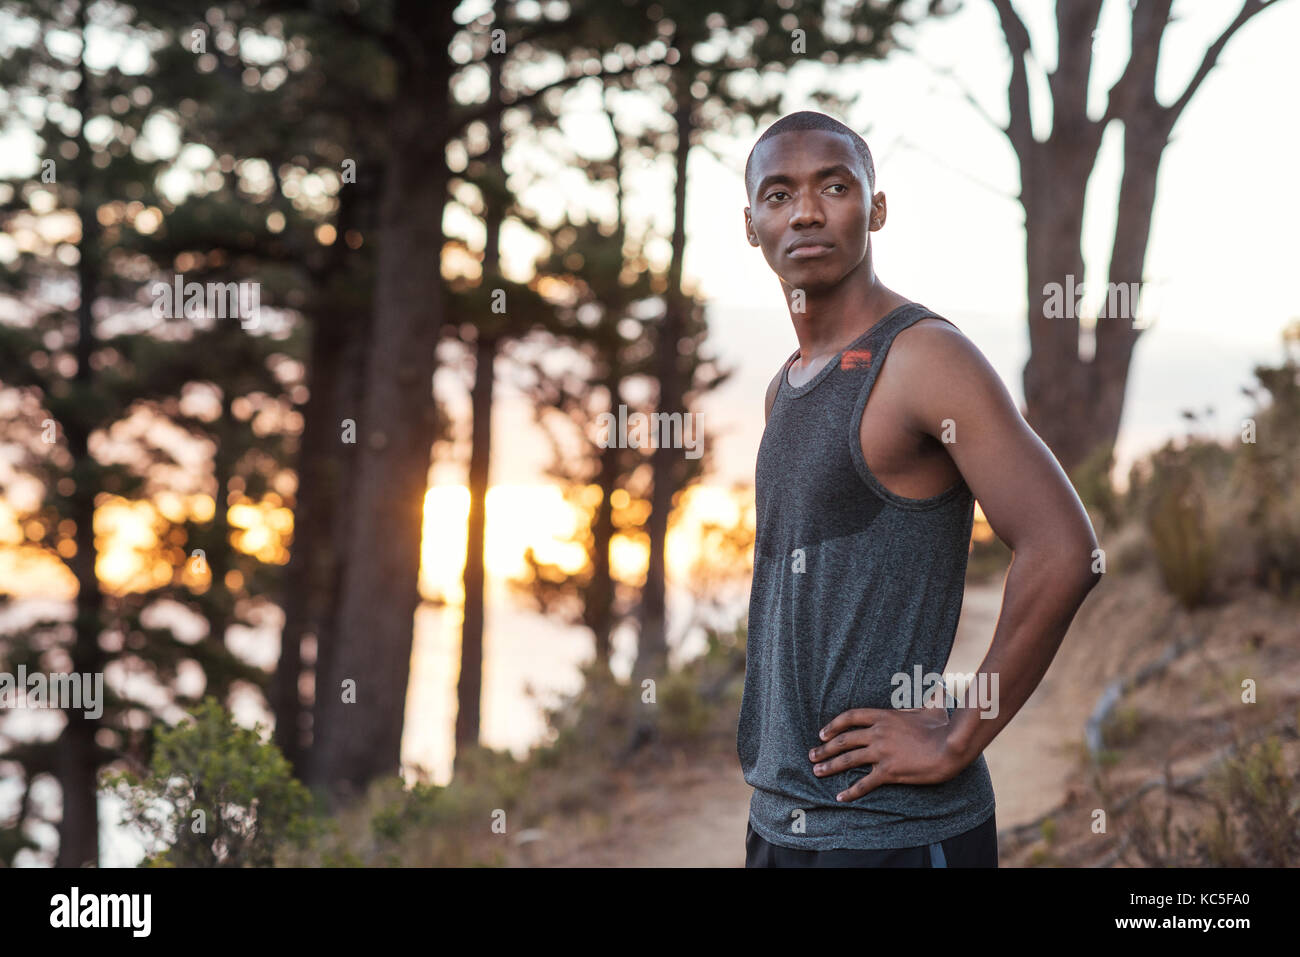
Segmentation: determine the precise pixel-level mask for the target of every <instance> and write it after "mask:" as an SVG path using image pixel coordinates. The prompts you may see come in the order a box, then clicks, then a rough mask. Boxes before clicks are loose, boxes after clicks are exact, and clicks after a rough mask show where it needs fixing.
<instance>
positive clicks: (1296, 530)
mask: <svg viewBox="0 0 1300 957" xmlns="http://www.w3.org/2000/svg"><path fill="white" fill-rule="evenodd" d="M1283 339H1284V342H1285V343H1286V344H1287V346H1288V349H1289V350H1290V351H1289V352H1288V355H1287V357H1286V359H1285V361H1284V362H1282V364H1281V365H1279V366H1275V367H1267V366H1257V367H1256V368H1255V377H1256V378H1257V379H1258V380H1259V382H1260V388H1261V389H1262V390H1263V392H1266V393H1267V394H1268V396H1269V400H1268V402H1267V403H1265V402H1264V401H1263V396H1262V394H1261V393H1260V389H1244V390H1243V391H1244V392H1246V393H1247V394H1249V395H1252V396H1254V397H1256V398H1257V399H1258V400H1259V407H1258V408H1257V409H1256V411H1255V412H1254V414H1253V415H1252V416H1251V419H1252V420H1253V424H1254V426H1255V434H1254V436H1253V441H1243V442H1242V446H1241V449H1242V451H1241V454H1240V455H1239V456H1238V458H1237V463H1236V464H1237V468H1236V469H1235V471H1234V473H1233V476H1232V488H1233V492H1234V495H1233V500H1234V501H1233V504H1234V506H1235V507H1234V508H1233V509H1232V510H1231V514H1230V516H1229V517H1228V521H1230V522H1231V525H1232V526H1234V527H1240V528H1241V529H1243V530H1244V532H1245V534H1246V535H1247V536H1248V543H1249V550H1248V567H1247V574H1248V575H1249V577H1250V578H1251V579H1252V580H1253V581H1254V583H1255V584H1256V585H1258V586H1259V587H1262V588H1265V589H1267V590H1268V591H1270V592H1272V593H1274V594H1275V595H1278V596H1279V597H1281V598H1284V599H1289V600H1292V601H1300V364H1298V363H1297V360H1296V357H1295V355H1293V354H1291V352H1293V351H1300V350H1296V349H1293V348H1292V347H1293V346H1296V345H1300V322H1298V323H1295V324H1293V325H1292V326H1290V327H1288V329H1287V330H1286V331H1285V332H1284V333H1283ZM1243 432H1245V428H1244V427H1243Z"/></svg>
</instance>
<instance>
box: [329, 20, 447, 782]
mask: <svg viewBox="0 0 1300 957" xmlns="http://www.w3.org/2000/svg"><path fill="white" fill-rule="evenodd" d="M396 16H397V20H398V22H400V23H402V24H403V26H404V28H405V32H404V33H403V34H402V35H401V37H400V39H401V41H402V42H403V43H404V44H405V52H406V57H405V59H404V60H403V61H402V68H401V69H400V70H399V74H398V77H397V87H396V88H397V93H396V95H395V96H394V99H393V101H392V104H391V113H390V120H389V132H388V150H387V156H386V163H387V170H386V171H387V176H386V181H385V183H384V190H383V198H382V202H381V215H380V224H379V230H378V232H379V251H378V268H377V275H376V284H375V306H374V325H373V327H372V334H371V337H370V346H369V354H368V357H367V364H366V379H365V382H366V386H365V394H364V401H363V403H362V407H361V408H360V409H359V410H358V415H357V416H356V419H357V426H358V430H357V442H358V445H357V448H356V453H357V456H358V459H359V461H358V464H357V474H356V484H355V494H354V497H353V501H352V512H353V515H352V517H351V521H352V529H351V534H350V538H349V548H348V552H349V557H348V572H347V575H346V577H345V578H344V580H343V582H342V594H341V598H340V612H339V620H338V630H337V633H336V635H335V640H334V642H333V648H332V650H331V652H330V654H329V661H328V669H327V670H326V671H325V672H324V673H323V676H322V677H323V680H321V681H320V682H319V683H318V685H317V693H316V712H315V729H314V731H315V734H314V741H313V761H312V771H311V775H310V778H311V782H312V784H313V785H315V786H317V787H319V788H322V789H323V790H325V791H326V792H327V793H328V796H329V797H330V798H331V801H332V803H335V804H337V801H338V798H340V797H343V796H345V795H348V794H353V795H355V794H357V793H360V792H361V791H363V790H364V789H365V787H366V785H367V784H368V783H369V782H370V781H372V780H374V779H375V778H378V777H381V776H385V775H392V774H397V773H399V771H400V767H401V744H402V727H403V718H404V714H405V709H406V690H407V681H408V679H409V676H410V666H411V643H412V637H413V630H414V619H415V611H416V608H417V606H418V605H419V601H420V596H419V591H418V577H419V569H420V541H421V532H422V527H423V518H424V499H425V493H426V491H427V489H428V479H429V465H430V462H429V458H430V452H431V450H432V446H433V440H434V437H435V434H436V422H435V405H434V399H433V371H434V367H435V348H436V346H437V341H438V332H439V329H440V327H441V325H442V318H443V311H444V309H443V302H442V277H441V269H440V261H441V253H442V245H443V238H444V237H443V230H442V213H443V206H444V204H445V202H446V191H447V177H448V171H447V166H446V157H445V153H444V151H445V143H446V140H447V115H448V114H447V107H448V103H449V102H450V99H449V98H450V87H449V82H450V74H451V69H452V63H451V60H450V58H449V57H448V55H447V44H448V42H449V40H450V37H451V35H452V31H453V23H452V20H451V10H450V8H447V7H444V6H442V5H440V4H432V5H425V4H423V3H419V2H415V0H406V2H403V3H400V4H399V5H398V9H397V11H396ZM358 174H359V175H364V173H363V172H362V171H360V170H359V171H358ZM345 682H352V683H354V684H351V685H349V686H348V687H350V688H351V689H353V691H354V693H355V703H352V702H350V701H349V700H345V694H344V692H345Z"/></svg>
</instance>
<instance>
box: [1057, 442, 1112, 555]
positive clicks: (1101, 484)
mask: <svg viewBox="0 0 1300 957" xmlns="http://www.w3.org/2000/svg"><path fill="white" fill-rule="evenodd" d="M1114 467H1115V447H1114V445H1106V446H1103V447H1101V448H1099V449H1097V451H1095V452H1094V453H1093V454H1092V455H1091V456H1089V457H1088V458H1087V459H1086V460H1084V462H1083V463H1082V464H1081V465H1079V466H1078V467H1077V468H1075V470H1074V471H1073V473H1071V475H1070V482H1071V483H1072V484H1073V485H1074V488H1075V491H1076V492H1078V494H1079V499H1080V501H1082V502H1083V504H1084V507H1086V508H1087V509H1088V512H1089V514H1090V515H1091V516H1092V518H1093V521H1094V523H1096V524H1099V525H1101V526H1102V528H1099V529H1098V530H1097V531H1098V533H1099V534H1100V533H1101V532H1102V531H1103V530H1104V529H1106V528H1111V527H1113V526H1115V525H1118V524H1119V523H1120V521H1121V520H1122V518H1123V502H1122V500H1121V497H1120V496H1119V495H1118V494H1116V492H1115V486H1114V484H1112V482H1111V480H1110V473H1111V470H1112V469H1113V468H1114ZM1097 519H1101V521H1100V522H1097Z"/></svg>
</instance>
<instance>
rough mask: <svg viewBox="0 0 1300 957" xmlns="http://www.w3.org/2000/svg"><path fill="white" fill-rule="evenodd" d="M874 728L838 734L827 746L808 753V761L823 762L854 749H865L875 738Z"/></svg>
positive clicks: (822, 745)
mask: <svg viewBox="0 0 1300 957" xmlns="http://www.w3.org/2000/svg"><path fill="white" fill-rule="evenodd" d="M875 734H876V732H875V729H873V728H853V729H851V730H849V731H845V732H844V733H843V734H837V735H836V736H835V737H833V738H831V739H830V740H829V741H827V742H826V743H825V744H819V745H818V746H817V747H815V748H813V749H812V750H811V751H809V752H808V760H810V761H822V760H825V759H826V758H833V757H835V755H837V754H843V753H844V752H845V751H851V750H853V749H854V748H865V747H866V746H867V745H868V744H870V743H871V742H872V740H873V739H874V738H875Z"/></svg>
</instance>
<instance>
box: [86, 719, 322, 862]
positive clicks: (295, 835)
mask: <svg viewBox="0 0 1300 957" xmlns="http://www.w3.org/2000/svg"><path fill="white" fill-rule="evenodd" d="M192 718H193V720H191V721H188V722H182V723H181V724H179V725H177V726H175V727H173V728H165V727H164V728H160V729H158V731H157V733H156V736H155V743H154V749H153V755H152V758H151V760H150V764H149V768H148V773H147V774H146V775H145V776H144V777H143V778H141V777H140V776H138V775H136V774H135V773H133V772H131V771H125V772H117V773H112V772H110V773H108V774H106V775H105V777H104V780H103V782H102V784H101V788H102V789H103V790H105V791H107V792H108V793H111V794H114V795H115V796H117V797H119V798H120V799H122V801H123V802H124V803H125V805H126V807H125V810H124V812H123V818H122V823H123V824H124V825H127V826H129V827H132V828H133V829H135V830H136V831H137V832H139V833H140V834H141V836H142V837H143V838H144V840H145V843H146V847H147V848H148V852H147V856H146V858H145V860H144V861H143V862H142V865H141V866H144V867H267V866H271V865H273V864H274V863H275V859H276V855H277V853H278V852H280V851H281V850H284V849H287V848H290V847H300V846H303V845H305V844H306V843H308V842H309V841H310V840H311V839H312V837H313V836H314V835H315V834H316V833H318V832H319V830H320V828H321V826H322V822H321V821H319V820H318V819H317V818H316V817H315V815H314V813H313V802H312V797H311V793H310V792H309V791H308V790H307V789H306V788H305V787H304V786H303V785H302V784H301V783H300V782H299V781H297V780H295V779H294V777H293V774H292V771H291V769H290V767H289V763H288V762H287V761H286V760H285V759H284V756H283V755H282V754H281V753H280V750H279V748H277V747H275V745H273V744H269V743H266V742H264V741H263V740H262V738H261V731H262V728H261V726H260V725H259V726H257V727H255V728H253V729H251V730H250V729H247V728H242V727H240V726H239V725H237V724H235V722H234V719H233V718H232V717H231V716H230V714H229V713H227V712H226V710H225V709H224V708H223V707H222V706H221V705H220V703H218V702H217V700H216V699H215V698H212V697H208V698H205V699H204V700H203V703H202V704H200V705H199V707H198V708H197V709H196V710H195V712H194V714H193V716H192Z"/></svg>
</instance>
